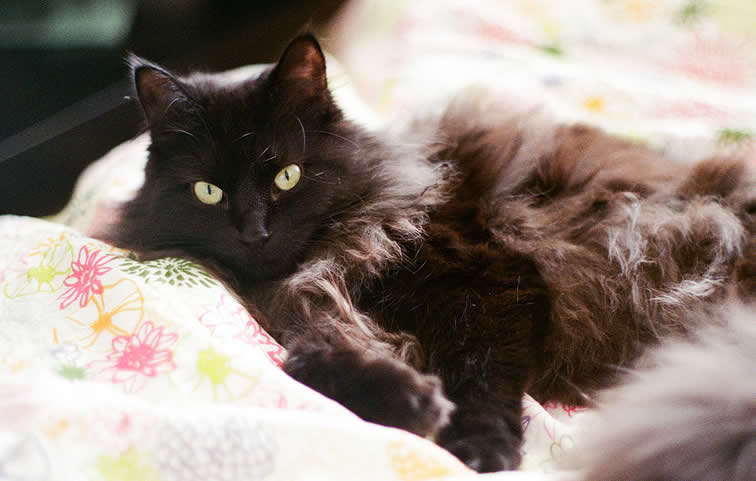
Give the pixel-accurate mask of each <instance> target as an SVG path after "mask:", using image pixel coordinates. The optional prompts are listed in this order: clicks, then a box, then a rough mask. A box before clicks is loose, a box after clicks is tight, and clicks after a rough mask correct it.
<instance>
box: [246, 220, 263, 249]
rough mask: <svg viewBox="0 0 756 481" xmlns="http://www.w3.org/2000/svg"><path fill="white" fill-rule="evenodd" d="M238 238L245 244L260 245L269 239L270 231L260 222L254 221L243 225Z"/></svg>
mask: <svg viewBox="0 0 756 481" xmlns="http://www.w3.org/2000/svg"><path fill="white" fill-rule="evenodd" d="M240 238H241V241H242V242H244V243H245V244H262V243H264V242H265V241H267V240H268V239H270V231H269V230H268V229H267V227H265V224H264V222H262V220H256V221H253V222H248V223H247V224H245V225H244V228H243V229H242V231H241V237H240Z"/></svg>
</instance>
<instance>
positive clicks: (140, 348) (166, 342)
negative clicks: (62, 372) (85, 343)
mask: <svg viewBox="0 0 756 481" xmlns="http://www.w3.org/2000/svg"><path fill="white" fill-rule="evenodd" d="M177 339H178V335H176V334H175V333H170V334H168V333H164V332H163V327H162V326H161V327H155V326H154V325H153V324H152V322H149V321H147V322H145V323H144V324H142V325H141V326H140V327H139V329H137V331H136V333H134V334H132V335H130V336H118V337H116V338H115V339H113V343H112V347H113V351H112V352H111V353H110V354H108V357H107V359H106V360H104V361H94V362H92V363H90V365H89V367H95V368H96V367H100V368H102V369H101V370H100V374H105V375H106V376H108V377H109V378H110V381H111V382H113V383H115V384H122V383H123V384H124V388H125V390H126V391H129V392H133V391H137V390H139V389H141V388H142V386H143V385H144V383H145V382H146V378H150V377H155V376H157V375H158V374H163V373H166V372H170V371H173V370H174V369H176V364H175V363H174V362H173V352H172V351H171V350H170V349H169V347H171V346H172V345H173V344H175V343H176V340H177Z"/></svg>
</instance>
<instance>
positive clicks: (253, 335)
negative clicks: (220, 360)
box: [234, 314, 285, 367]
mask: <svg viewBox="0 0 756 481" xmlns="http://www.w3.org/2000/svg"><path fill="white" fill-rule="evenodd" d="M247 315H249V314H247ZM234 338H235V339H237V340H239V341H242V342H244V343H246V344H250V345H253V346H258V347H259V348H260V349H261V350H262V351H263V352H264V353H265V355H266V356H268V358H269V359H270V360H271V361H273V364H275V365H276V366H278V367H281V366H282V365H283V357H284V356H285V353H284V349H283V347H281V345H280V344H278V343H277V342H276V341H274V340H273V339H272V338H271V337H270V335H268V333H267V332H265V331H264V330H263V328H262V327H260V325H259V324H258V323H257V321H255V320H254V319H252V317H251V316H250V319H249V320H248V321H247V325H246V326H245V327H243V328H242V329H241V330H240V331H239V332H237V333H236V336H234Z"/></svg>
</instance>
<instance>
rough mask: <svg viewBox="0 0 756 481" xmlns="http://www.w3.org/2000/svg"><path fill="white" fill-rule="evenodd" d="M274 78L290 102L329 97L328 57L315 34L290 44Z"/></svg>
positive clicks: (306, 35) (296, 39)
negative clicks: (291, 98) (292, 99)
mask: <svg viewBox="0 0 756 481" xmlns="http://www.w3.org/2000/svg"><path fill="white" fill-rule="evenodd" d="M273 77H274V79H275V81H276V83H277V84H278V87H279V88H280V89H281V91H282V94H283V95H284V96H285V97H287V98H289V97H290V96H292V95H294V96H297V97H302V96H304V97H308V98H312V97H322V96H324V95H326V94H327V92H328V84H327V82H326V65H325V55H323V51H322V50H321V49H320V44H318V41H317V40H316V39H315V37H314V36H313V35H312V34H309V33H308V34H304V35H300V36H299V37H297V38H295V39H294V40H292V41H291V43H290V44H289V46H288V47H286V50H285V51H284V53H283V55H281V59H280V60H279V61H278V64H277V65H276V67H275V69H274V70H273Z"/></svg>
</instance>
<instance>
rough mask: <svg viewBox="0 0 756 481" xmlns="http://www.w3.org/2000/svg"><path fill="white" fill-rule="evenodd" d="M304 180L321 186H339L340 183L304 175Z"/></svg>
mask: <svg viewBox="0 0 756 481" xmlns="http://www.w3.org/2000/svg"><path fill="white" fill-rule="evenodd" d="M302 178H304V179H307V180H311V181H313V182H320V183H321V184H328V185H337V184H338V182H329V181H327V180H321V179H316V178H315V177H310V176H308V175H303V176H302Z"/></svg>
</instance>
